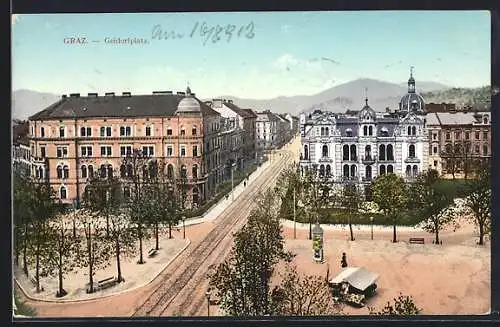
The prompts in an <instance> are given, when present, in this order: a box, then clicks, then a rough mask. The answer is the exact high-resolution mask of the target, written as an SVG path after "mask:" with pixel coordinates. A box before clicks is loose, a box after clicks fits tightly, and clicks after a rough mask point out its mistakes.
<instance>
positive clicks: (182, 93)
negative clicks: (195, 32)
mask: <svg viewBox="0 0 500 327" xmlns="http://www.w3.org/2000/svg"><path fill="white" fill-rule="evenodd" d="M177 95H186V93H185V92H177Z"/></svg>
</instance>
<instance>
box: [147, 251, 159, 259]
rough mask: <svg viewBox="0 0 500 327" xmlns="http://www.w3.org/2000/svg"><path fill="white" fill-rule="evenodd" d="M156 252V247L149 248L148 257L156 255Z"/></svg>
mask: <svg viewBox="0 0 500 327" xmlns="http://www.w3.org/2000/svg"><path fill="white" fill-rule="evenodd" d="M157 254H158V250H156V249H151V250H149V252H148V257H150V258H151V257H154V256H156V255H157Z"/></svg>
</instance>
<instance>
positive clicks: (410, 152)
mask: <svg viewBox="0 0 500 327" xmlns="http://www.w3.org/2000/svg"><path fill="white" fill-rule="evenodd" d="M408 156H409V157H410V158H415V145H414V144H410V146H409V147H408Z"/></svg>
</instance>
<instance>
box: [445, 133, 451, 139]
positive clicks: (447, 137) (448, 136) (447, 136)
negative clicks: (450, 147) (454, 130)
mask: <svg viewBox="0 0 500 327" xmlns="http://www.w3.org/2000/svg"><path fill="white" fill-rule="evenodd" d="M450 138H451V135H450V132H446V139H447V140H449V139H450Z"/></svg>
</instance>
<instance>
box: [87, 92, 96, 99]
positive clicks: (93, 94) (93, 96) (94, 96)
mask: <svg viewBox="0 0 500 327" xmlns="http://www.w3.org/2000/svg"><path fill="white" fill-rule="evenodd" d="M87 95H88V97H92V98H97V93H88V94H87Z"/></svg>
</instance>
